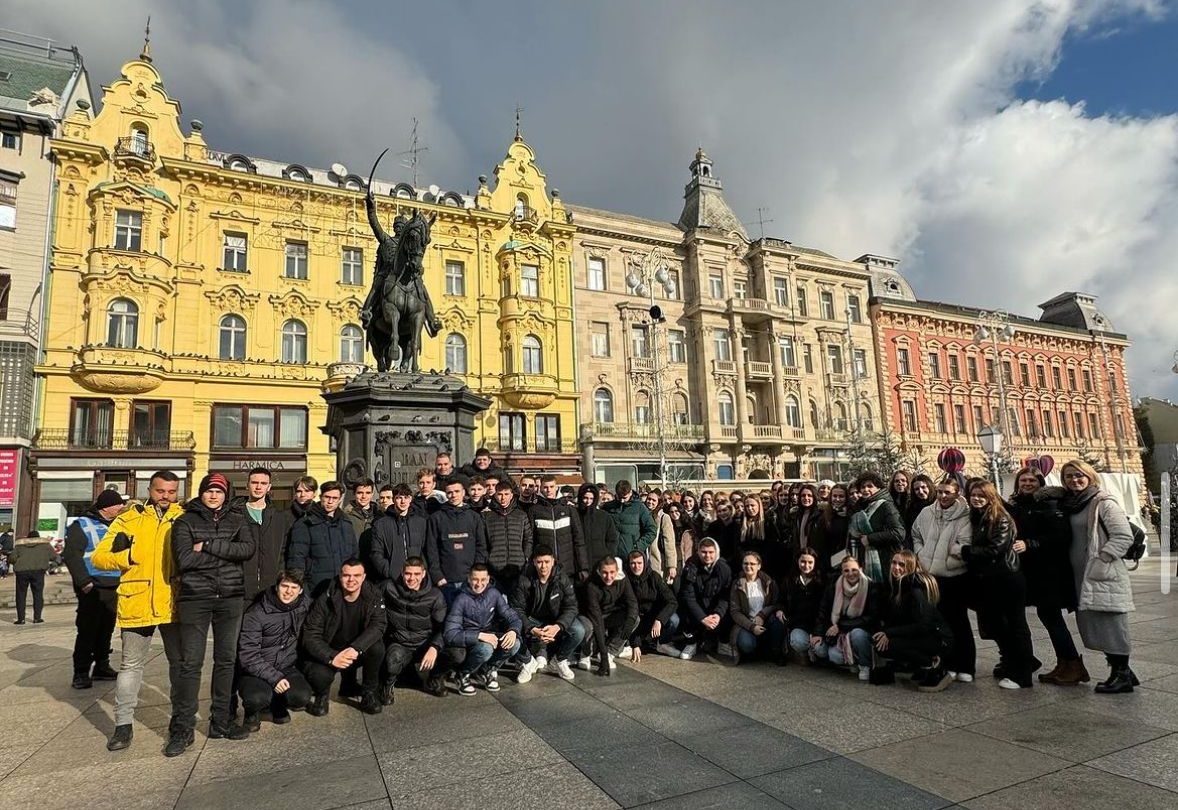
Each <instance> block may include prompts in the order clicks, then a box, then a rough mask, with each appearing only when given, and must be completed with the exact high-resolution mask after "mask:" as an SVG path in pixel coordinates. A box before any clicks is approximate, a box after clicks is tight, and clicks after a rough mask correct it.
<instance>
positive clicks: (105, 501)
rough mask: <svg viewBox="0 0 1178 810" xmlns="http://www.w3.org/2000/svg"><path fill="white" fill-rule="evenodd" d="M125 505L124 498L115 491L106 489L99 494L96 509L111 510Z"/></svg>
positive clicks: (95, 503) (95, 504)
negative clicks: (113, 507)
mask: <svg viewBox="0 0 1178 810" xmlns="http://www.w3.org/2000/svg"><path fill="white" fill-rule="evenodd" d="M122 503H123V496H122V495H120V494H119V493H118V492H116V491H115V490H113V489H104V490H102V493H101V494H99V496H98V500H96V501H95V502H94V507H95V508H96V509H109V508H110V507H112V506H121V505H122Z"/></svg>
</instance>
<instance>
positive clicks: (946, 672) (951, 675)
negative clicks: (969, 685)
mask: <svg viewBox="0 0 1178 810" xmlns="http://www.w3.org/2000/svg"><path fill="white" fill-rule="evenodd" d="M945 674H946V675H948V676H949V677H950V678H952V679H953V680H957V673H956V672H954V671H953V670H951V669H947V670H945Z"/></svg>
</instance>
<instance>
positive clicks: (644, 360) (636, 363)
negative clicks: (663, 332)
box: [626, 357, 654, 374]
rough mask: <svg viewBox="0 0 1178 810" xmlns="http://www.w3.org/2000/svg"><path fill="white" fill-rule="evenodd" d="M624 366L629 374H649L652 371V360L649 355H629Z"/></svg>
mask: <svg viewBox="0 0 1178 810" xmlns="http://www.w3.org/2000/svg"><path fill="white" fill-rule="evenodd" d="M626 368H627V370H628V371H629V372H630V373H631V374H651V373H653V372H654V360H652V359H651V358H649V357H631V358H629V359H627V360H626Z"/></svg>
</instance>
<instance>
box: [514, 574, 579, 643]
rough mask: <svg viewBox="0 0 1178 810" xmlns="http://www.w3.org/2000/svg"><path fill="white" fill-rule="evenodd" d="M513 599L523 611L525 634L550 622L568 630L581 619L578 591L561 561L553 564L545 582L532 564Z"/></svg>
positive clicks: (518, 608) (521, 612)
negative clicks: (578, 611) (578, 613)
mask: <svg viewBox="0 0 1178 810" xmlns="http://www.w3.org/2000/svg"><path fill="white" fill-rule="evenodd" d="M509 601H510V603H511V607H512V609H513V610H515V612H516V613H517V614H519V618H520V622H521V623H522V625H523V628H524V634H525V635H526V634H528V633H531V632H532V631H533V630H535V629H536V628H537V627H546V626H548V625H550V624H555V625H559V626H560V629H561V630H568V629H569V628H570V627H572V626H573V622H575V621H576V620H577V593H576V591H575V590H574V588H573V583H572V581H570V580H569V578H568V577H567V576H565V575H564V573H563V572H562V571H561V570H560V565H559V564H557V565H556V566H554V567H553V569H552V573H551V574H549V576H548V581H547V582H544V583H541V582H540V577H539V575H538V574H537V573H536V569H534V568H532V567H531V566H528V569H527V570H526V571H525V572H524V573H523V575H522V576H521V577H520V578H519V582H517V583H516V585H515V591H514V592H512V594H511V599H510V600H509Z"/></svg>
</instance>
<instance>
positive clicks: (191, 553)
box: [164, 473, 256, 757]
mask: <svg viewBox="0 0 1178 810" xmlns="http://www.w3.org/2000/svg"><path fill="white" fill-rule="evenodd" d="M232 494H233V493H232V492H231V488H230V486H229V481H228V479H226V478H225V476H224V475H222V474H221V473H209V474H208V475H206V476H205V477H204V478H202V479H201V482H200V496H199V497H198V498H196V499H194V500H192V501H189V502H188V504H187V505H186V506H185V507H184V514H183V515H181V516H180V517H179V518H178V519H177V520H176V524H175V526H173V528H172V553H173V554H174V555H175V558H176V570H177V571H179V573H180V586H179V588H178V589H177V590H176V591H175V594H176V617H177V621H178V622H179V623H180V643H181V648H182V650H183V656H184V657H183V661H182V662H181V664H180V685H179V687H178V688H177V689H176V696H175V698H174V699H173V701H172V724H171V728H170V729H169V732H170V733H169V738H168V744H167V745H166V746H165V747H164V756H168V757H175V756H179V755H180V754H183V753H184V750H185V749H186V748H187V747H188V746H189V745H191V744H192V740H193V737H194V735H193V730H194V728H195V726H196V708H197V702H198V697H199V694H200V673H201V669H202V668H203V667H204V659H205V645H206V643H207V642H208V638H209V626H210V625H211V626H212V628H213V683H212V693H213V694H212V697H213V705H212V710H211V711H210V717H209V739H214V740H215V739H220V738H228V739H230V740H243V739H245V738H246V737H248V736H249V731H248V730H247V729H246V728H244V727H242V726H239V725H236V724H235V723H234V722H233V721H234V718H233V716H232V715H231V714H230V708H229V707H230V700H231V699H232V696H233V667H234V663H235V661H236V659H237V636H238V634H239V632H240V631H241V614H242V610H243V607H244V606H243V597H244V595H245V574H244V572H243V570H242V563H244V562H245V561H246V560H248V559H250V558H251V557H253V556H254V552H255V550H256V549H255V543H254V536H253V533H252V532H251V531H250V530H249V527H248V526H246V522H245V513H244V511H242V508H241V506H240V504H234V503H233V499H232V497H231V496H232Z"/></svg>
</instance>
